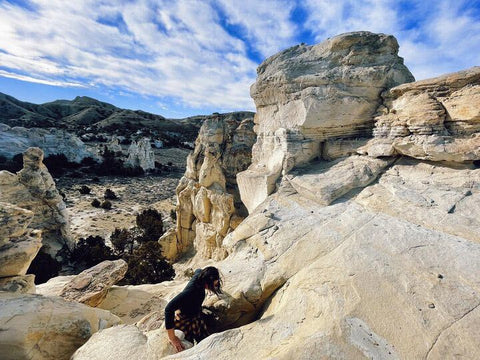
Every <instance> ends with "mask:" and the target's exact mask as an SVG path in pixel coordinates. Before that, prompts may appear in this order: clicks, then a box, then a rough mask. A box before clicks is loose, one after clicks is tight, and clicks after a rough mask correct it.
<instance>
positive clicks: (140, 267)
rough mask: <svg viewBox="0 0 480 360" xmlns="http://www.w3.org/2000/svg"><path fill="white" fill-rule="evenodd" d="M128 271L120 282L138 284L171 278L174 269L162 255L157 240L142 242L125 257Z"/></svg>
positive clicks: (153, 282) (173, 274)
mask: <svg viewBox="0 0 480 360" xmlns="http://www.w3.org/2000/svg"><path fill="white" fill-rule="evenodd" d="M126 260H127V263H128V271H127V274H126V275H125V278H124V279H123V281H122V283H125V284H132V285H140V284H155V283H159V282H162V281H168V280H172V279H173V277H174V276H175V270H174V269H173V267H172V265H170V264H169V263H168V262H167V261H166V259H165V258H164V257H163V256H162V248H161V246H160V244H159V243H158V242H157V241H148V242H145V243H142V244H141V245H140V246H139V247H138V248H136V249H135V250H134V251H133V254H132V255H129V256H128V257H127V259H126Z"/></svg>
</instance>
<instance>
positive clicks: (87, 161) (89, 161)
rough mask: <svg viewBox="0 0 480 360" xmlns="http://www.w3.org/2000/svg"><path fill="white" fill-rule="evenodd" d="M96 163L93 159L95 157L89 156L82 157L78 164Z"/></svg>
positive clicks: (88, 164) (92, 164)
mask: <svg viewBox="0 0 480 360" xmlns="http://www.w3.org/2000/svg"><path fill="white" fill-rule="evenodd" d="M96 164H97V162H96V161H95V159H94V158H92V157H90V156H88V157H86V158H83V159H82V161H81V162H80V165H82V166H94V165H96Z"/></svg>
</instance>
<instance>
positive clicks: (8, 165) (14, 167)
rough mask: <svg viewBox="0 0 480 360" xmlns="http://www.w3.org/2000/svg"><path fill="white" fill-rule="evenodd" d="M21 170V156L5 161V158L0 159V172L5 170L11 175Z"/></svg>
mask: <svg viewBox="0 0 480 360" xmlns="http://www.w3.org/2000/svg"><path fill="white" fill-rule="evenodd" d="M22 168H23V155H22V154H17V155H15V156H14V157H12V158H11V159H7V158H6V157H5V156H2V157H1V158H0V170H7V171H10V172H12V173H16V172H18V171H20V170H22Z"/></svg>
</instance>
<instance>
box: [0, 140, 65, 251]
mask: <svg viewBox="0 0 480 360" xmlns="http://www.w3.org/2000/svg"><path fill="white" fill-rule="evenodd" d="M42 160H43V151H42V150H41V149H39V148H29V149H27V150H26V151H25V153H24V154H23V169H22V170H21V171H19V172H18V173H17V174H12V173H10V172H8V171H0V189H1V192H0V201H2V202H6V203H10V204H15V205H16V206H18V207H20V208H22V209H27V210H29V211H31V212H32V213H33V219H31V223H30V225H29V226H30V227H31V228H33V229H39V230H41V231H42V243H43V245H44V250H45V252H47V253H49V254H50V255H52V256H55V255H56V253H57V252H58V250H60V249H61V248H62V247H63V246H69V247H70V246H72V239H71V237H70V232H69V218H68V213H67V210H66V206H65V203H64V202H63V199H62V197H61V196H60V194H59V193H58V191H57V189H56V187H55V182H54V181H53V178H52V176H51V175H50V173H49V172H48V170H47V168H46V167H45V165H43V163H42ZM42 251H43V250H42Z"/></svg>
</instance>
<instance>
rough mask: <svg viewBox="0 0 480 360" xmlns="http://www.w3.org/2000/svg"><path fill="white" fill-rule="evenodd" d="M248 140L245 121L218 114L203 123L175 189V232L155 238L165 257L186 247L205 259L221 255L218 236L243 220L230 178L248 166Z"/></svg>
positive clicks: (249, 130)
mask: <svg viewBox="0 0 480 360" xmlns="http://www.w3.org/2000/svg"><path fill="white" fill-rule="evenodd" d="M254 141H255V134H254V132H253V120H252V119H251V118H250V119H248V118H247V119H244V120H239V119H237V118H235V117H233V116H227V117H222V116H218V117H215V118H210V119H208V120H206V121H205V122H204V123H203V125H202V127H201V129H200V132H199V135H198V137H197V140H196V141H195V149H194V150H193V152H192V153H191V154H190V155H189V156H188V158H187V169H186V171H185V175H184V176H183V177H182V179H181V180H180V183H179V185H178V187H177V189H176V193H177V211H176V213H177V225H176V229H175V230H173V231H170V232H168V233H167V234H166V235H164V236H163V237H162V239H161V240H160V243H161V244H162V247H163V251H164V254H165V255H166V256H167V258H169V259H176V258H178V257H179V256H180V255H181V254H183V253H185V252H187V251H188V250H191V249H192V247H193V248H194V250H195V251H196V252H197V253H198V254H199V255H200V257H203V258H206V259H209V258H213V259H216V260H220V259H223V258H224V257H225V256H226V252H225V250H224V248H223V246H222V241H223V238H224V237H225V235H227V234H228V233H229V232H231V231H232V230H233V229H235V228H236V226H237V225H238V224H239V223H240V221H241V219H242V218H243V217H245V216H246V210H245V207H244V206H243V204H242V203H241V201H240V196H239V193H238V187H237V182H236V174H237V173H238V172H240V171H242V170H245V169H246V168H247V167H248V165H250V162H251V148H252V145H253V143H254Z"/></svg>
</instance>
